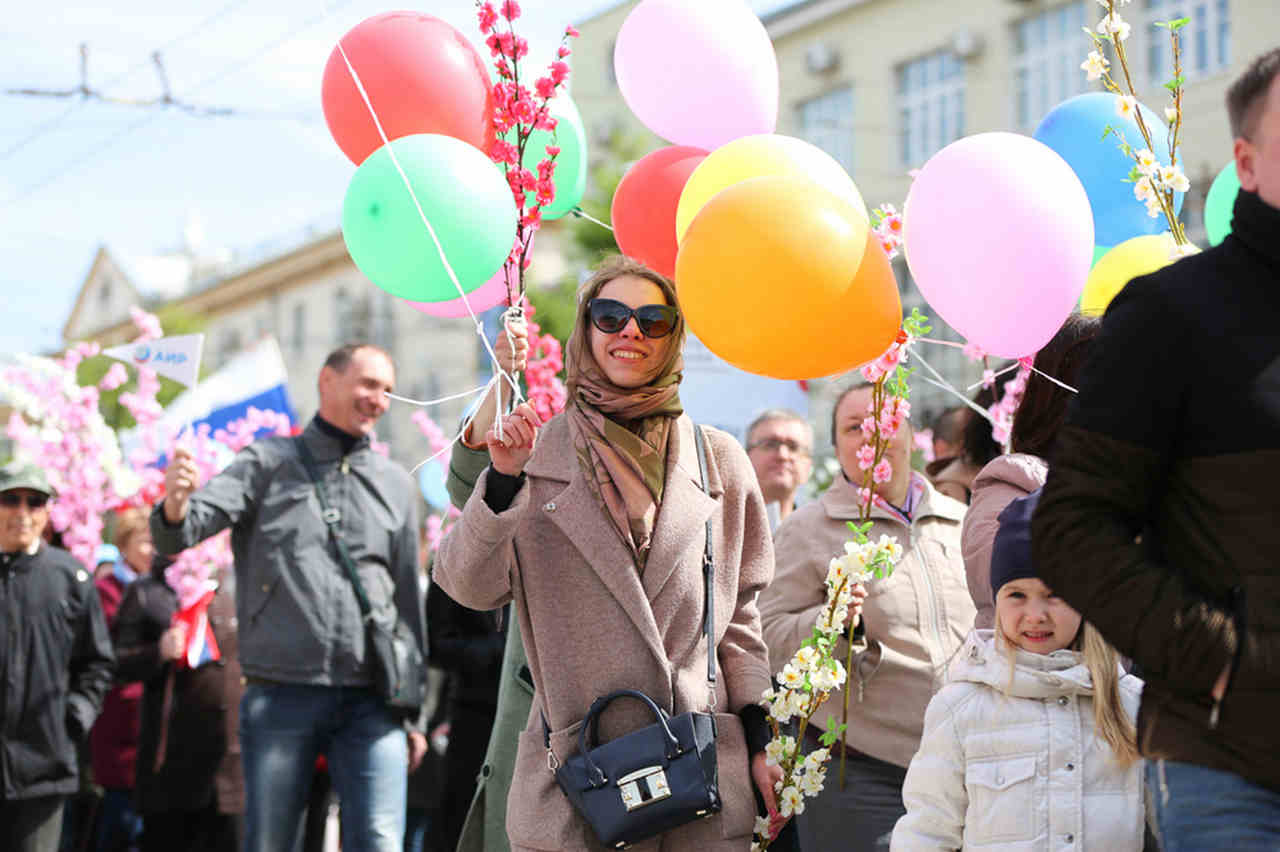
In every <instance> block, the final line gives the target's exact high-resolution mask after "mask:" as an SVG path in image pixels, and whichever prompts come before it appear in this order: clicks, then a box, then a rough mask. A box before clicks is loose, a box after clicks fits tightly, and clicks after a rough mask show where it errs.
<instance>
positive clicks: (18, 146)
mask: <svg viewBox="0 0 1280 852" xmlns="http://www.w3.org/2000/svg"><path fill="white" fill-rule="evenodd" d="M248 2H249V0H231V2H230V3H227V4H226V5H224V6H223V7H222V8H220V9H218V11H216V12H214V13H213V14H212V15H209V16H208V17H207V18H205V19H204V20H202V21H200V23H198V24H196V25H195V26H193V27H191V28H190V29H188V30H185V31H184V32H182V33H180V34H179V35H176V36H174V37H173V38H171V39H169V40H168V41H166V42H165V43H164V44H162V45H160V46H159V47H157V48H155V49H154V50H153V51H152V52H151V54H149V55H148V57H147V58H146V59H143V60H141V61H139V62H137V63H135V64H133V65H131V66H129V67H128V68H127V69H125V70H124V71H122V72H121V73H119V74H117V75H115V76H114V77H112V78H111V79H109V80H107V82H105V83H103V84H102V88H103V90H106V89H109V88H111V87H112V86H114V85H115V84H116V83H119V82H121V81H123V80H126V79H128V78H129V77H131V76H133V75H134V74H135V73H137V72H138V71H140V70H142V69H143V68H145V67H146V66H148V65H150V64H151V63H152V61H153V60H152V58H151V57H152V56H154V55H155V54H156V53H159V52H161V51H164V50H168V49H169V48H171V47H174V46H176V45H179V44H181V43H182V42H184V41H186V40H187V39H189V38H191V37H192V36H193V35H197V34H199V33H201V32H204V31H205V30H206V29H208V28H209V27H210V26H212V25H213V24H215V23H217V22H218V21H219V20H221V19H222V18H224V17H226V16H227V15H228V14H230V13H231V12H233V11H235V10H236V9H237V8H239V7H240V6H244V5H246V4H247V3H248ZM86 103H88V98H83V99H81V100H79V101H77V102H76V103H74V104H72V105H71V106H70V107H68V108H67V109H65V110H63V111H62V112H60V113H58V114H57V115H55V116H53V117H52V118H50V119H48V120H47V121H44V122H42V123H41V124H39V125H37V127H36V128H35V130H33V131H32V132H31V133H29V134H27V135H26V136H24V137H22V138H21V139H19V140H18V141H17V142H15V143H14V144H13V145H10V146H9V147H8V148H6V149H5V150H4V151H0V162H3V161H4V160H7V159H8V158H9V157H11V156H13V155H14V154H16V153H18V152H19V151H21V150H22V149H23V148H25V147H26V146H28V145H30V144H31V143H32V142H34V141H35V140H37V139H39V138H40V137H41V136H44V135H45V134H46V133H49V132H50V131H52V130H54V129H55V128H57V127H59V126H60V125H61V124H62V122H64V121H66V120H67V118H69V117H70V116H71V115H73V114H75V113H76V112H78V111H79V110H80V109H82V108H83V107H84V105H85V104H86Z"/></svg>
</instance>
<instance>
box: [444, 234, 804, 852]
mask: <svg viewBox="0 0 1280 852" xmlns="http://www.w3.org/2000/svg"><path fill="white" fill-rule="evenodd" d="M683 343H684V321H683V319H682V317H681V316H680V313H679V309H678V307H677V302H676V295H675V290H674V288H673V287H672V285H671V284H670V282H668V281H667V280H666V279H664V278H663V277H662V276H660V275H658V274H657V273H654V272H653V271H651V270H649V269H647V268H646V267H644V266H642V265H640V264H637V263H635V262H632V261H629V260H627V259H625V258H622V259H618V260H616V261H613V262H609V263H606V264H605V265H604V266H603V267H602V268H601V269H600V270H598V271H597V272H596V274H595V275H593V276H592V277H591V278H590V279H589V280H588V281H587V282H586V283H585V284H584V285H583V287H582V288H581V290H580V293H579V309H578V317H577V322H576V324H575V327H574V331H573V334H572V336H571V338H570V340H569V345H568V349H567V353H566V362H567V366H568V378H569V382H568V386H569V405H568V407H567V408H566V410H565V412H564V413H562V414H560V415H557V416H556V417H554V418H552V419H551V420H550V421H549V422H548V423H547V424H546V425H545V426H542V425H541V423H540V422H539V419H538V416H537V414H536V413H534V411H533V409H532V408H531V407H529V406H528V405H522V406H520V407H519V408H517V410H516V411H515V412H514V413H513V414H511V415H508V416H506V417H505V418H504V419H503V421H502V426H503V433H502V434H503V437H502V438H501V439H500V438H498V437H497V435H496V434H495V432H494V431H493V430H490V431H489V433H488V434H487V435H486V443H487V445H488V449H489V454H490V457H491V459H492V465H491V467H490V468H489V469H488V470H486V471H485V473H484V474H483V475H481V477H480V479H479V481H478V482H477V483H476V487H475V491H474V493H473V494H472V496H471V498H470V499H469V500H468V501H467V504H466V507H465V509H464V510H463V513H462V517H461V518H460V519H459V521H458V523H457V524H456V525H455V526H454V527H453V528H452V529H451V530H450V532H449V534H448V535H447V536H446V537H445V539H444V541H443V543H442V544H441V547H440V552H439V555H438V557H437V562H436V566H435V580H436V581H437V582H439V583H440V585H441V586H442V587H443V588H444V590H445V591H446V592H448V594H449V595H450V596H451V597H453V598H454V599H455V600H457V601H458V602H459V603H462V604H463V605H465V606H469V607H472V608H473V609H493V608H496V607H499V606H502V605H503V604H505V603H507V602H508V601H511V602H513V603H514V610H515V612H516V615H517V618H518V621H519V626H520V632H521V635H522V638H523V640H524V645H525V648H526V650H527V652H528V657H529V669H530V672H531V674H532V678H533V683H534V687H535V695H534V701H533V707H532V709H531V712H530V715H529V719H528V722H527V723H526V725H525V729H524V731H523V733H521V735H520V738H519V745H518V749H517V755H516V764H515V772H514V778H513V782H512V787H511V793H510V796H509V798H508V802H507V834H508V836H509V837H510V839H511V845H512V848H513V849H516V850H521V849H539V850H588V849H592V850H594V849H598V848H601V846H600V844H599V841H598V840H597V839H596V837H595V836H594V834H593V833H592V831H591V829H590V827H589V826H588V825H587V823H586V822H585V820H583V819H582V818H581V817H580V816H579V815H578V814H577V812H576V811H575V810H574V808H573V806H572V805H571V804H570V803H569V800H568V799H567V798H566V797H565V795H564V793H562V792H561V790H560V788H559V787H558V786H557V784H556V780H555V777H554V775H553V774H552V772H551V770H550V769H549V768H548V766H549V765H551V766H554V765H555V764H556V763H557V762H563V761H564V760H566V759H567V758H568V757H569V756H570V755H572V754H573V753H574V752H576V751H577V747H578V746H577V743H578V732H579V730H580V728H581V723H582V719H583V717H584V716H585V715H586V713H587V710H588V709H589V707H590V705H591V703H592V701H593V700H595V698H597V697H598V696H601V695H605V694H607V693H609V692H612V691H614V690H618V689H636V690H640V691H641V692H644V693H645V694H647V695H648V696H650V697H651V698H652V699H653V700H654V701H656V702H657V703H658V705H659V706H661V707H662V708H664V709H665V710H667V711H668V712H670V713H673V714H678V713H684V712H688V711H691V710H700V709H704V708H705V706H706V705H707V703H708V699H709V697H710V699H711V702H712V704H713V707H714V710H715V711H716V722H717V731H718V734H717V740H716V750H717V758H718V768H719V787H720V795H721V799H722V803H723V806H722V810H721V812H720V813H718V814H714V815H712V816H711V817H710V818H707V819H704V820H701V821H698V822H694V823H690V824H688V825H685V826H682V827H680V828H677V829H674V830H672V831H670V832H667V833H666V834H664V835H662V836H660V837H658V838H655V839H653V840H650V841H646V842H645V843H643V844H640V845H638V846H637V847H633V848H640V849H645V850H659V849H661V850H664V852H669V851H670V850H743V852H745V850H746V849H747V848H748V846H749V845H750V840H751V834H752V830H753V828H754V824H755V816H756V806H755V802H754V798H753V781H754V786H755V787H756V788H758V789H759V790H760V792H761V793H762V794H763V795H764V797H765V800H766V802H769V801H771V800H772V799H773V781H774V780H775V779H776V778H778V777H780V773H779V772H778V770H777V768H776V767H772V768H770V767H768V766H767V765H766V763H765V759H764V754H763V746H764V743H765V741H767V737H768V734H767V727H765V726H764V719H765V717H764V714H763V711H762V710H761V709H760V708H759V707H758V705H757V702H758V701H759V699H760V696H761V693H762V692H763V691H764V690H765V689H766V688H768V686H769V668H768V658H767V654H766V651H765V646H764V641H763V639H762V636H761V629H760V616H759V612H758V610H757V609H756V596H757V594H758V593H759V591H760V590H761V589H763V588H764V587H765V586H766V585H768V583H769V581H770V579H771V577H772V573H773V550H772V546H771V543H770V534H769V523H768V519H767V517H766V515H765V507H764V502H763V500H762V499H761V497H760V492H759V489H758V488H757V486H756V484H755V477H754V475H753V474H752V472H751V465H750V462H749V461H748V459H747V456H746V453H745V452H744V451H743V450H742V448H741V446H739V445H738V443H737V442H736V441H734V440H733V438H731V437H729V436H728V435H725V434H724V433H721V432H718V431H716V430H714V429H707V430H705V435H706V440H707V445H708V446H707V449H708V452H707V481H706V483H705V485H706V491H705V492H704V488H703V482H702V480H701V476H700V474H699V469H698V460H697V455H696V447H695V444H694V440H695V433H694V429H693V423H692V422H691V421H690V419H689V418H688V417H687V416H685V415H684V414H683V412H682V410H681V408H680V402H679V396H678V393H677V391H678V386H679V381H680V370H681V366H682V360H681V350H682V348H683ZM535 441H536V448H535ZM708 519H710V520H711V526H712V535H713V547H714V558H715V634H714V638H715V646H716V656H717V664H718V665H717V670H718V675H719V676H718V678H717V681H716V686H715V690H714V694H713V695H710V696H709V690H708V682H707V650H706V643H705V639H704V636H703V632H702V627H703V608H704V600H705V594H704V591H703V573H702V561H703V560H702V557H703V549H704V544H705V528H706V527H705V524H706V522H707V520H708ZM740 711H741V715H739V713H740ZM544 714H545V717H546V721H547V725H548V726H549V727H550V729H551V733H550V748H549V749H548V748H547V746H546V745H545V744H544V743H545V741H544V733H543V722H542V719H543V716H544ZM653 722H654V719H653V717H652V715H651V713H650V711H649V710H648V709H647V708H645V707H644V706H643V705H642V704H640V703H639V702H636V701H626V700H623V701H615V702H614V703H613V704H611V705H610V706H609V708H608V709H607V710H606V711H605V713H604V714H603V715H602V717H601V720H600V729H599V734H600V741H601V742H604V741H607V740H611V739H614V738H616V737H618V736H621V735H623V734H626V733H629V732H631V731H634V730H637V729H639V728H642V727H645V726H648V725H651V724H653ZM744 725H745V727H744ZM762 737H763V739H762ZM749 741H751V743H752V746H753V747H752V748H751V749H750V752H751V754H752V755H753V756H751V757H749V749H748V742H749Z"/></svg>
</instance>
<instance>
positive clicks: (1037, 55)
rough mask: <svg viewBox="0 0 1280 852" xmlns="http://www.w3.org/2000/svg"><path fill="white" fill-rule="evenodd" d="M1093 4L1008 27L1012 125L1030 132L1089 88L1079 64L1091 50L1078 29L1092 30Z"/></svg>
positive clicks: (1084, 0) (1082, 0)
mask: <svg viewBox="0 0 1280 852" xmlns="http://www.w3.org/2000/svg"><path fill="white" fill-rule="evenodd" d="M1097 9H1098V5H1097V4H1096V3H1094V2H1093V0H1076V2H1074V3H1068V4H1067V5H1065V6H1059V7H1058V8H1056V9H1049V10H1048V11H1046V12H1041V13H1040V14H1038V15H1033V16H1031V17H1029V18H1023V19H1022V20H1021V21H1018V22H1017V23H1015V24H1014V25H1013V123H1014V126H1015V127H1016V128H1018V129H1019V130H1022V131H1024V132H1027V133H1030V132H1031V131H1032V130H1034V129H1035V127H1036V125H1037V124H1039V123H1040V120H1041V119H1042V118H1044V117H1045V115H1047V114H1048V112H1049V110H1051V109H1053V108H1054V107H1055V106H1057V105H1058V104H1060V103H1062V102H1063V101H1065V100H1066V99H1067V98H1070V97H1073V96H1074V95H1079V94H1081V93H1083V92H1087V91H1089V89H1090V88H1092V85H1091V84H1090V83H1089V80H1088V77H1087V76H1086V75H1085V73H1084V71H1082V70H1080V63H1081V61H1083V59H1084V57H1085V55H1086V54H1087V53H1088V51H1089V49H1090V45H1089V39H1088V38H1086V37H1085V35H1084V33H1082V32H1080V29H1081V27H1086V28H1092V27H1093V25H1094V24H1096V23H1097V21H1096V20H1093V18H1092V17H1091V16H1093V13H1094V11H1096V10H1097Z"/></svg>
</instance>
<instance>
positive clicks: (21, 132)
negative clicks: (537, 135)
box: [0, 0, 788, 353]
mask: <svg viewBox="0 0 1280 852" xmlns="http://www.w3.org/2000/svg"><path fill="white" fill-rule="evenodd" d="M750 3H751V6H752V8H753V9H755V10H756V11H757V12H760V13H763V12H766V11H769V10H772V9H775V8H778V7H780V6H784V5H788V3H787V2H786V0H750ZM14 5H15V8H13V9H9V10H7V11H6V15H5V27H4V29H3V31H2V32H0V55H3V56H4V57H5V61H4V62H3V64H2V65H0V199H2V201H0V253H2V256H3V259H4V262H3V264H0V288H3V293H4V295H5V298H4V304H5V306H6V308H7V310H5V311H4V312H3V314H0V316H2V317H3V319H0V353H12V352H36V351H48V350H51V349H54V348H57V347H58V346H60V345H61V330H62V326H63V323H64V322H65V321H66V319H67V316H68V314H69V313H70V311H71V307H72V305H73V303H74V300H75V297H76V294H77V292H78V290H79V288H80V285H81V284H82V283H83V281H84V278H85V276H86V274H87V273H88V270H89V266H90V264H91V263H92V260H93V256H94V254H95V252H96V251H97V249H98V247H99V246H102V245H106V246H108V247H109V248H110V249H112V250H113V252H118V253H121V254H123V255H125V256H129V257H144V256H150V255H159V254H164V253H167V252H175V251H178V250H180V249H181V248H182V246H183V242H184V229H185V228H186V226H187V225H188V224H189V223H191V222H197V223H198V224H199V231H200V232H202V233H203V242H204V244H205V246H206V250H207V251H210V252H212V251H213V250H215V249H225V248H230V249H234V250H236V251H237V252H238V253H240V254H242V255H243V254H245V253H248V254H253V253H255V252H254V250H255V248H256V249H258V250H259V251H261V250H262V248H263V247H264V246H267V245H270V244H272V243H278V242H279V241H281V240H282V239H287V238H288V237H289V235H291V234H298V233H301V232H302V231H303V230H304V229H305V228H307V227H309V226H319V227H322V228H325V229H329V228H333V227H336V226H337V224H338V218H339V212H340V209H341V204H342V197H343V194H344V193H345V191H346V186H347V182H348V181H349V180H350V178H351V174H352V172H353V171H354V166H353V165H352V164H351V162H350V161H349V160H348V159H347V158H346V157H345V156H344V155H343V154H342V152H341V151H339V150H338V147H337V145H336V144H335V143H334V142H333V139H332V137H331V136H330V135H329V131H328V128H327V127H326V125H325V122H324V117H323V114H322V112H321V107H320V77H321V73H322V71H323V69H324V65H325V62H326V61H327V59H328V56H329V53H330V52H331V51H332V50H333V47H334V45H335V44H337V42H338V39H339V38H341V36H342V35H343V34H344V33H345V32H347V31H348V30H350V29H351V28H352V27H354V26H355V25H356V24H358V23H360V21H362V20H364V19H365V18H368V17H371V16H373V15H376V14H379V13H381V12H386V11H391V10H393V9H397V8H410V9H414V10H415V11H421V12H426V13H428V14H431V15H435V16H436V17H439V18H443V19H444V20H446V21H448V22H449V23H451V24H453V25H454V26H455V27H457V28H458V29H459V30H461V31H462V32H463V33H464V34H465V35H467V36H468V37H469V38H471V39H472V41H473V43H475V42H478V41H479V39H478V38H477V36H478V30H477V28H476V22H475V15H474V3H473V2H472V0H434V2H431V3H428V4H424V5H422V6H396V5H386V4H385V2H373V0H183V2H181V3H174V2H173V0H127V2H126V0H111V2H107V3H97V4H92V5H91V4H87V3H84V2H79V3H77V2H63V0H44V2H40V3H23V4H14ZM611 5H612V3H610V2H608V0H525V2H523V3H522V7H523V10H524V17H523V18H522V19H521V21H520V27H521V28H520V32H521V33H522V34H524V35H525V36H526V37H528V38H529V40H530V43H531V58H538V57H543V56H545V57H546V58H547V59H548V60H549V59H550V57H551V54H552V53H553V52H554V49H555V44H556V43H557V41H558V39H559V35H560V33H561V32H562V31H563V29H564V26H565V24H567V23H570V22H572V21H576V20H581V19H583V18H586V17H589V16H590V15H592V14H593V13H594V12H597V11H599V10H601V9H603V8H608V7H609V6H611ZM82 43H84V44H87V45H88V85H89V87H90V88H91V89H93V90H96V91H101V92H102V93H103V94H105V95H107V96H110V97H112V98H115V99H119V100H131V99H132V100H144V101H145V100H150V99H153V98H156V97H158V96H159V95H160V94H161V91H162V90H161V87H160V82H159V77H158V74H157V72H156V69H155V67H154V65H153V64H152V60H151V56H152V53H153V52H155V51H159V52H160V54H161V57H162V59H163V64H164V70H165V73H166V75H167V77H168V80H169V86H170V91H171V93H172V96H173V97H174V98H175V99H177V100H179V101H181V102H185V103H190V104H194V105H198V106H201V107H220V108H224V107H225V108H231V109H233V110H235V111H236V113H237V114H236V115H234V116H224V117H206V116H192V115H187V114H185V113H183V112H181V111H178V110H175V109H172V108H170V109H158V108H155V107H150V108H139V107H131V106H126V105H121V104H112V103H98V102H94V101H92V100H90V101H85V100H83V99H81V98H78V97H71V98H55V97H37V96H25V95H12V94H6V93H7V92H8V91H9V90H11V89H36V90H42V91H58V90H67V89H74V88H76V87H77V86H79V84H80V45H81V44H82ZM486 57H487V52H486ZM539 64H541V63H539Z"/></svg>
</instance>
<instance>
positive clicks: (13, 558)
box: [0, 464, 115, 852]
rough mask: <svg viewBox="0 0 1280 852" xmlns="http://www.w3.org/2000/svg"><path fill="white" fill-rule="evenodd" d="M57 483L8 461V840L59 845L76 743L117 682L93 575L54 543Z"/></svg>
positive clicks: (2, 671) (1, 558)
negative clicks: (48, 530)
mask: <svg viewBox="0 0 1280 852" xmlns="http://www.w3.org/2000/svg"><path fill="white" fill-rule="evenodd" d="M52 497H53V489H52V488H50V487H49V481H48V479H47V478H46V477H45V475H44V473H43V472H42V471H40V470H39V469H37V468H33V467H24V466H21V465H17V464H8V465H5V466H4V467H3V468H0V849H4V850H5V852H54V850H56V849H57V848H58V842H59V839H60V837H61V834H62V805H63V802H64V800H65V799H66V797H67V796H68V795H69V794H71V793H74V792H75V791H76V790H77V789H79V786H80V782H79V764H78V760H77V758H76V744H77V743H79V742H82V741H83V740H84V738H85V737H86V736H88V733H89V728H91V727H92V726H93V721H94V719H96V718H97V717H98V712H99V711H100V710H101V709H102V699H103V697H104V696H105V695H106V692H107V689H108V688H109V687H110V686H111V672H112V669H113V667H114V665H115V657H114V656H113V654H112V651H111V639H110V637H109V635H108V633H107V621H106V619H105V618H104V617H103V614H102V604H101V603H100V602H99V600H98V593H97V590H96V589H95V588H94V586H93V576H92V574H90V573H89V571H88V570H87V569H86V568H85V566H83V565H81V564H80V563H79V562H78V561H76V559H75V558H74V557H73V556H72V555H71V554H69V553H67V552H66V551H65V550H60V549H56V548H52V547H49V546H48V545H47V544H45V543H44V542H43V540H42V539H41V533H42V532H43V531H44V528H45V526H46V525H47V524H48V523H49V508H48V502H49V500H50V499H51V498H52Z"/></svg>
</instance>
